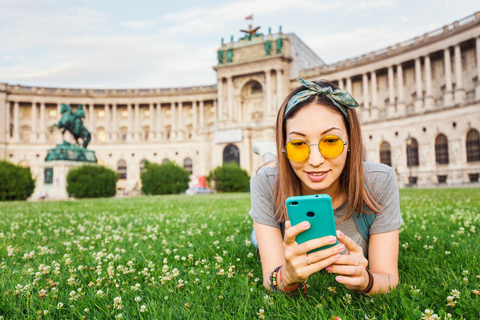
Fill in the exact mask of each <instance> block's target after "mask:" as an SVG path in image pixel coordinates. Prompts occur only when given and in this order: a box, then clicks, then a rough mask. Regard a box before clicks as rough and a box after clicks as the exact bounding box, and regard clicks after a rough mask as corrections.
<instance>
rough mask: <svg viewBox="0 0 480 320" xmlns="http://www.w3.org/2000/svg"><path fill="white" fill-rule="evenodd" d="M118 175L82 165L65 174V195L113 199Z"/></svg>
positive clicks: (101, 168)
mask: <svg viewBox="0 0 480 320" xmlns="http://www.w3.org/2000/svg"><path fill="white" fill-rule="evenodd" d="M117 181H118V174H117V172H115V171H113V170H112V169H109V168H106V167H104V166H99V165H90V164H86V165H82V166H80V167H77V168H72V169H70V170H69V171H68V173H67V193H68V195H69V196H70V197H72V196H73V197H75V198H100V197H113V196H114V195H115V194H116V193H117Z"/></svg>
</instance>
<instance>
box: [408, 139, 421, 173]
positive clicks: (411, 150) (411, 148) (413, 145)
mask: <svg viewBox="0 0 480 320" xmlns="http://www.w3.org/2000/svg"><path fill="white" fill-rule="evenodd" d="M410 139H411V141H410V144H409V143H408V141H407V165H408V166H409V167H410V166H412V167H415V166H418V165H419V161H418V142H417V139H415V138H410Z"/></svg>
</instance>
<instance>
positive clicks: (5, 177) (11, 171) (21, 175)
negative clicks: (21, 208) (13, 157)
mask: <svg viewBox="0 0 480 320" xmlns="http://www.w3.org/2000/svg"><path fill="white" fill-rule="evenodd" d="M33 190H35V179H33V177H32V172H31V171H30V169H29V168H24V167H22V166H17V165H14V164H13V163H10V162H8V161H4V160H0V200H1V201H5V200H27V198H28V197H30V196H31V195H32V193H33Z"/></svg>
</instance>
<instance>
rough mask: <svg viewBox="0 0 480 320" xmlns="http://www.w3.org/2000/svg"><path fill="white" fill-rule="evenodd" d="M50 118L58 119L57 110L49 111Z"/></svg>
mask: <svg viewBox="0 0 480 320" xmlns="http://www.w3.org/2000/svg"><path fill="white" fill-rule="evenodd" d="M48 116H49V117H50V118H53V119H55V118H56V117H57V109H50V110H48Z"/></svg>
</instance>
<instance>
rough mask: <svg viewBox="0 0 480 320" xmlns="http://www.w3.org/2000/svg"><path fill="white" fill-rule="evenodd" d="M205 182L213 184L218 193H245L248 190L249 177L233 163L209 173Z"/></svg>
mask: <svg viewBox="0 0 480 320" xmlns="http://www.w3.org/2000/svg"><path fill="white" fill-rule="evenodd" d="M207 180H208V182H209V183H211V182H214V184H215V189H216V190H217V191H218V192H246V191H248V190H249V188H250V177H249V176H248V173H247V171H245V170H243V169H242V168H240V167H239V166H238V164H236V163H234V162H229V163H225V164H224V165H223V166H219V167H216V168H215V169H214V170H212V171H210V173H209V174H208V177H207Z"/></svg>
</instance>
